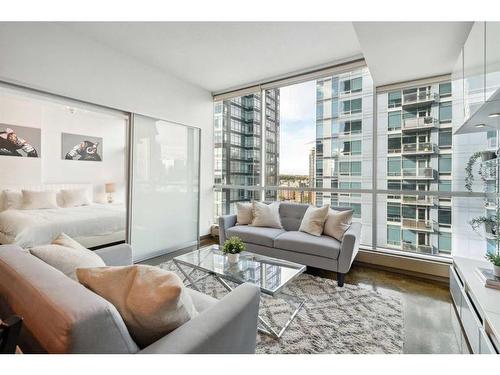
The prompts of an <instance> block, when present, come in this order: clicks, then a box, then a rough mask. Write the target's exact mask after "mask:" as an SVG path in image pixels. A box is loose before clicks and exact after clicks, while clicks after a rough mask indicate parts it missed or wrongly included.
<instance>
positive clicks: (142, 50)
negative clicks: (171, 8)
mask: <svg viewBox="0 0 500 375" xmlns="http://www.w3.org/2000/svg"><path fill="white" fill-rule="evenodd" d="M63 25H64V26H66V27H70V28H71V29H72V30H74V31H77V32H79V33H81V34H84V35H86V36H87V37H91V38H92V39H94V40H96V41H99V42H101V43H104V44H107V45H109V46H111V47H113V48H115V49H117V50H119V51H121V52H122V53H124V54H127V55H130V56H133V57H135V58H137V59H139V60H142V61H143V62H145V63H147V64H149V65H153V66H155V67H157V68H160V69H162V70H164V71H168V72H169V73H170V74H174V75H175V76H177V77H179V78H181V79H183V80H185V81H188V82H191V83H193V84H195V85H197V86H200V87H202V88H204V89H206V90H209V91H212V92H218V91H223V90H227V89H230V88H234V87H237V86H242V85H247V84H250V83H254V82H256V81H261V80H265V79H268V78H273V77H276V76H282V75H284V74H289V73H294V72H297V71H301V70H304V69H309V68H311V67H316V66H321V65H324V64H329V63H332V62H334V61H338V60H342V59H345V58H351V57H358V58H359V57H361V50H360V47H359V43H358V39H357V37H356V33H355V32H354V29H353V27H352V23H350V22H156V23H151V22H70V23H63Z"/></svg>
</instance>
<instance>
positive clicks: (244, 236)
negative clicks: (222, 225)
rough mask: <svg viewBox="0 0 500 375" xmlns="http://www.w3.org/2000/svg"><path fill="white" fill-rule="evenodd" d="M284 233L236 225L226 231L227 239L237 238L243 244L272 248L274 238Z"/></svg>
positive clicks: (282, 231) (270, 229) (273, 229)
mask: <svg viewBox="0 0 500 375" xmlns="http://www.w3.org/2000/svg"><path fill="white" fill-rule="evenodd" d="M283 233H285V231H284V230H283V229H277V228H264V227H252V226H249V225H236V226H234V227H231V228H228V229H227V230H226V236H227V238H230V237H232V236H238V237H239V238H241V240H242V241H243V242H248V243H254V244H257V245H263V246H269V247H272V246H273V244H274V240H275V238H277V237H278V236H279V235H280V234H283Z"/></svg>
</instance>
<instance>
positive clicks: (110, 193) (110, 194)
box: [105, 182, 116, 203]
mask: <svg viewBox="0 0 500 375" xmlns="http://www.w3.org/2000/svg"><path fill="white" fill-rule="evenodd" d="M105 191H106V194H108V203H113V193H114V192H115V191H116V187H115V184H114V183H113V182H109V183H107V184H105Z"/></svg>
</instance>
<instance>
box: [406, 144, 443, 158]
mask: <svg viewBox="0 0 500 375" xmlns="http://www.w3.org/2000/svg"><path fill="white" fill-rule="evenodd" d="M435 152H436V145H435V144H433V143H431V142H424V143H403V148H402V150H401V153H402V154H403V155H430V154H434V153H435Z"/></svg>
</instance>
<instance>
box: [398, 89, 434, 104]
mask: <svg viewBox="0 0 500 375" xmlns="http://www.w3.org/2000/svg"><path fill="white" fill-rule="evenodd" d="M438 100H439V95H438V94H437V93H432V92H430V91H420V92H418V93H417V92H412V93H410V94H404V95H403V103H402V104H403V107H405V106H406V107H407V106H413V105H417V104H432V103H433V102H437V101H438Z"/></svg>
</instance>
